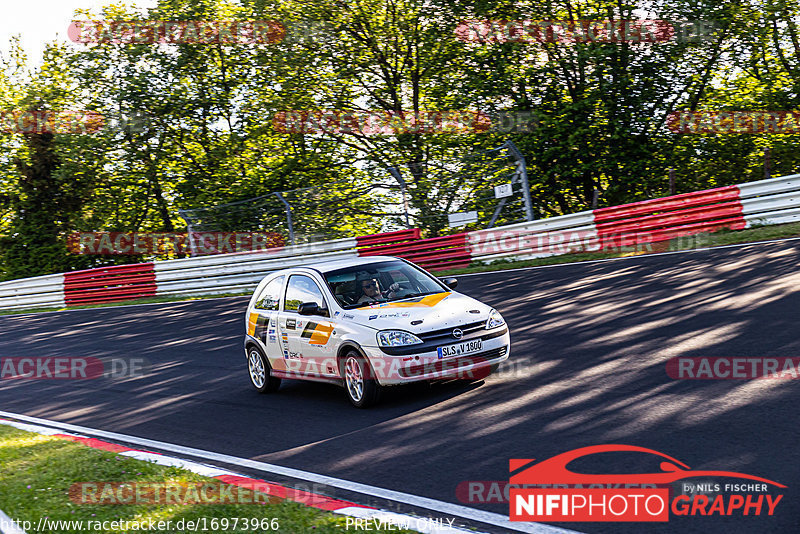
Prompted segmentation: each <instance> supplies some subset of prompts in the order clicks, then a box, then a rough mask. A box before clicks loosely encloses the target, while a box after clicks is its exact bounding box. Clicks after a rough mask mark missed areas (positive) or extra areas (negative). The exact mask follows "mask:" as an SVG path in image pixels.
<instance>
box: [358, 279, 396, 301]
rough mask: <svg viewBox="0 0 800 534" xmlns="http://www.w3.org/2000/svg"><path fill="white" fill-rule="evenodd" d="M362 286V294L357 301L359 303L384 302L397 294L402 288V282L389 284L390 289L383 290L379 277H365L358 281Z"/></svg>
mask: <svg viewBox="0 0 800 534" xmlns="http://www.w3.org/2000/svg"><path fill="white" fill-rule="evenodd" d="M358 283H359V284H360V286H359V287H361V293H362V294H361V296H360V297H359V299H358V300H357V301H356V303H357V304H363V303H365V302H384V301H386V300H391V299H393V298H395V296H397V291H398V290H399V289H400V284H398V283H396V282H395V283H394V284H392V285H391V286H389V289H388V291H385V292H382V291H381V286H380V284H379V283H378V279H377V278H363V279H360V280H359V281H358Z"/></svg>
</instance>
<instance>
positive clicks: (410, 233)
mask: <svg viewBox="0 0 800 534" xmlns="http://www.w3.org/2000/svg"><path fill="white" fill-rule="evenodd" d="M421 235H422V234H421V233H420V229H419V228H409V229H408V230H396V231H394V232H384V233H382V234H369V235H362V236H358V237H356V246H359V247H367V246H372V245H382V244H387V243H397V242H398V241H412V240H417V239H419V238H420V236H421Z"/></svg>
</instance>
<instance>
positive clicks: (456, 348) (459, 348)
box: [436, 339, 481, 358]
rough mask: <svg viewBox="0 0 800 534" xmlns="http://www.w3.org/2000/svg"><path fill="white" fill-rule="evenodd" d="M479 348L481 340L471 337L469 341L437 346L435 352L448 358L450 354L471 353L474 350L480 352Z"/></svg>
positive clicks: (440, 356)
mask: <svg viewBox="0 0 800 534" xmlns="http://www.w3.org/2000/svg"><path fill="white" fill-rule="evenodd" d="M480 350H481V340H480V339H472V340H470V341H464V342H462V343H456V344H455V345H448V346H446V347H439V348H438V349H436V352H438V353H439V358H449V357H451V356H461V355H464V354H473V353H475V352H480Z"/></svg>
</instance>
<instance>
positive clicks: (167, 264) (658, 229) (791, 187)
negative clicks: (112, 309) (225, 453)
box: [0, 174, 800, 309]
mask: <svg viewBox="0 0 800 534" xmlns="http://www.w3.org/2000/svg"><path fill="white" fill-rule="evenodd" d="M790 222H800V174H794V175H791V176H782V177H779V178H772V179H769V180H761V181H758V182H750V183H746V184H741V185H736V186H726V187H720V188H716V189H709V190H707V191H697V192H693V193H685V194H682V195H675V196H671V197H665V198H659V199H653V200H645V201H642V202H634V203H632V204H626V205H623V206H614V207H610V208H601V209H597V210H593V211H584V212H580V213H573V214H570V215H561V216H558V217H551V218H549V219H541V220H537V221H531V222H524V223H519V224H513V225H508V226H503V227H499V228H491V229H487V230H479V231H475V232H467V233H460V234H455V235H450V236H444V237H435V238H429V239H420V230H419V229H418V228H413V229H409V230H399V231H396V232H386V233H383V234H374V235H368V236H360V237H356V238H347V239H337V240H333V241H325V242H322V243H311V244H306V245H297V246H291V247H279V248H274V249H269V250H267V251H260V252H253V253H236V254H220V255H214V256H202V257H194V258H184V259H178V260H170V261H157V262H153V263H141V264H133V265H119V266H113V267H103V268H98V269H89V270H85V271H75V272H70V273H65V274H55V275H48V276H39V277H35V278H26V279H22V280H12V281H9V282H1V283H0V309H23V308H36V307H63V306H65V305H66V306H72V305H78V304H88V303H95V302H116V301H123V300H128V299H133V298H140V297H146V296H153V295H213V294H221V293H238V292H246V291H249V290H251V289H253V288H254V287H256V285H257V284H258V282H259V281H260V280H261V278H262V277H263V276H264V275H266V274H267V273H269V272H270V271H274V270H277V269H283V268H285V267H290V266H295V265H302V264H305V263H310V262H317V261H325V260H334V259H344V258H349V257H355V256H373V255H383V254H387V255H394V256H400V257H403V258H406V259H408V260H410V261H413V262H415V263H417V264H419V265H421V266H423V267H425V268H427V269H430V270H433V271H436V270H441V269H451V268H457V267H463V266H466V265H468V264H469V263H471V262H474V261H479V262H484V263H489V262H492V261H495V260H498V259H509V258H511V259H528V258H538V257H543V256H553V255H557V254H566V253H570V252H587V251H603V250H610V249H613V248H616V247H620V246H629V245H638V244H642V243H655V242H659V241H666V240H669V239H673V238H676V237H682V236H688V235H693V234H697V233H700V232H711V231H716V230H719V229H721V228H731V229H741V228H748V227H751V226H754V225H757V224H765V225H769V224H783V223H790Z"/></svg>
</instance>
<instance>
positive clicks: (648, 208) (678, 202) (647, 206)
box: [594, 185, 739, 223]
mask: <svg viewBox="0 0 800 534" xmlns="http://www.w3.org/2000/svg"><path fill="white" fill-rule="evenodd" d="M727 200H739V188H738V187H737V186H735V185H729V186H725V187H718V188H716V189H708V190H706V191H696V192H694V193H682V194H680V195H675V196H671V197H663V198H655V199H652V200H643V201H641V202H634V203H632V204H623V205H621V206H612V207H609V208H599V209H596V210H594V222H595V223H601V222H606V221H610V220H614V219H621V218H625V217H631V216H635V215H643V214H655V213H659V212H663V211H671V210H678V209H684V208H691V207H695V206H703V205H706V204H716V203H720V202H724V201H727Z"/></svg>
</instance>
